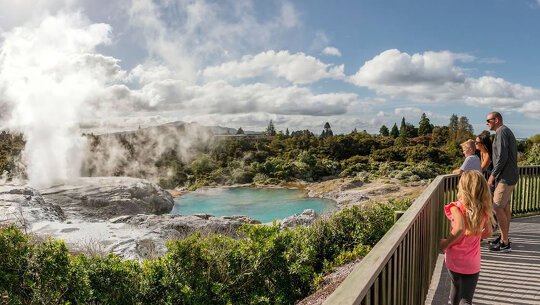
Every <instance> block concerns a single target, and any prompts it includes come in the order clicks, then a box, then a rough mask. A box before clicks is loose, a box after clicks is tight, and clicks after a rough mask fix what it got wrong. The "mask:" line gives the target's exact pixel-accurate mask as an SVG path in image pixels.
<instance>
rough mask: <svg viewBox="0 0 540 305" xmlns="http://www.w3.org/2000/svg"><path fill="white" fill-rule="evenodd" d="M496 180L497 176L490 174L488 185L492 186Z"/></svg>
mask: <svg viewBox="0 0 540 305" xmlns="http://www.w3.org/2000/svg"><path fill="white" fill-rule="evenodd" d="M494 182H495V177H493V176H489V179H488V181H487V183H488V186H489V187H492V186H493V183H494Z"/></svg>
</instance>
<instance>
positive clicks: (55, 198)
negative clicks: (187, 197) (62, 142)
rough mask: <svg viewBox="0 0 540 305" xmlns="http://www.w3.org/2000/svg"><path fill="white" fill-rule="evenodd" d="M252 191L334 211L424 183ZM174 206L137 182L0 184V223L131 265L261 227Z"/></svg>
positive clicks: (351, 182)
mask: <svg viewBox="0 0 540 305" xmlns="http://www.w3.org/2000/svg"><path fill="white" fill-rule="evenodd" d="M242 186H243V187H246V186H249V187H254V186H253V185H242ZM235 187H238V186H235ZM255 187H279V188H295V189H303V190H305V191H306V194H307V196H309V197H319V198H327V199H331V200H334V201H336V203H337V206H338V209H341V208H344V207H347V206H350V205H355V204H362V203H363V202H366V201H368V200H378V199H384V198H385V196H394V197H397V196H399V197H403V196H405V195H406V194H409V195H410V194H413V193H414V192H415V191H417V189H423V186H422V185H420V186H416V187H414V186H413V187H410V186H406V187H403V186H399V185H398V184H396V183H391V182H388V181H374V182H369V183H364V182H361V181H358V180H357V179H334V180H330V181H325V182H319V183H309V184H308V183H304V182H299V183H293V184H287V185H279V186H267V185H259V186H255ZM175 195H179V194H175ZM173 205H174V198H173V196H172V195H171V193H170V191H165V190H163V189H162V188H160V187H159V186H157V185H156V184H154V183H151V182H149V181H146V180H143V179H137V178H128V177H96V178H80V179H78V180H76V181H73V182H71V183H70V184H69V185H67V184H66V185H59V186H55V187H51V188H47V189H41V190H36V189H33V188H31V187H29V186H27V185H17V184H5V185H1V186H0V225H6V224H9V223H14V224H16V225H17V226H19V227H20V228H22V229H23V230H25V231H26V232H28V233H31V234H33V235H34V236H38V237H39V238H42V239H43V238H46V237H49V236H50V237H54V238H58V239H63V240H65V241H66V243H67V245H68V247H69V248H70V249H72V251H74V252H79V251H80V252H86V253H101V254H104V253H108V252H113V253H116V254H118V255H120V256H122V257H124V258H128V259H144V258H152V257H155V256H159V255H162V254H164V253H165V251H166V246H165V242H166V240H169V239H181V238H185V237H186V236H189V235H191V234H192V233H194V232H201V234H208V233H219V234H224V235H227V236H231V237H237V233H236V232H237V229H238V228H239V227H240V226H242V225H244V224H260V221H258V220H256V219H252V218H250V217H247V216H242V215H241V216H224V217H215V216H212V215H209V214H197V215H172V214H168V213H169V212H170V211H171V210H172V208H173ZM317 217H318V215H317V214H316V213H315V212H314V211H312V210H306V211H304V212H303V213H301V214H297V215H291V216H290V217H287V218H285V219H283V220H282V221H281V222H280V223H281V226H282V227H283V228H285V227H287V228H290V227H294V226H298V225H307V224H310V223H311V222H313V221H314V220H315V219H316V218H317Z"/></svg>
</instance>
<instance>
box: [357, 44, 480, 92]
mask: <svg viewBox="0 0 540 305" xmlns="http://www.w3.org/2000/svg"><path fill="white" fill-rule="evenodd" d="M472 59H473V57H472V56H470V55H466V54H456V53H451V52H448V51H442V52H425V53H423V54H413V55H409V54H407V53H402V52H400V51H399V50H396V49H391V50H387V51H384V52H382V53H381V54H379V55H377V56H375V57H374V58H373V59H371V60H369V61H367V62H366V63H365V64H364V65H363V66H362V67H361V68H360V70H358V72H356V74H355V75H353V76H351V78H350V80H351V82H352V83H354V84H356V85H359V86H366V87H368V88H372V89H375V90H379V91H382V92H385V91H386V90H389V89H390V90H391V91H395V90H396V89H395V87H401V86H405V88H407V86H419V85H428V86H432V85H444V84H448V83H450V84H451V83H461V82H463V80H464V79H465V74H464V73H463V71H462V69H460V68H459V67H456V66H454V62H455V61H456V60H462V61H468V60H472Z"/></svg>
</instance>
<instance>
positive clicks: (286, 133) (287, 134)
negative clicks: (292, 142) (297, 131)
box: [285, 128, 290, 137]
mask: <svg viewBox="0 0 540 305" xmlns="http://www.w3.org/2000/svg"><path fill="white" fill-rule="evenodd" d="M285 135H286V136H287V137H288V136H289V135H290V133H289V128H287V130H285Z"/></svg>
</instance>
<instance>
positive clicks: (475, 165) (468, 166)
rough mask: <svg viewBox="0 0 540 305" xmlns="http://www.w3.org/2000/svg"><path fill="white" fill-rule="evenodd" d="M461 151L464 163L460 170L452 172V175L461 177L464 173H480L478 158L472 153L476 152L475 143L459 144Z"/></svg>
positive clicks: (470, 141)
mask: <svg viewBox="0 0 540 305" xmlns="http://www.w3.org/2000/svg"><path fill="white" fill-rule="evenodd" d="M461 149H462V150H463V155H465V161H463V164H462V165H461V167H460V168H458V169H456V170H454V171H453V172H452V173H453V174H458V175H461V174H463V172H464V171H471V170H477V171H479V172H482V167H481V166H480V158H478V156H477V155H476V154H475V153H474V152H475V151H476V143H474V141H473V140H467V141H465V142H463V143H461Z"/></svg>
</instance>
